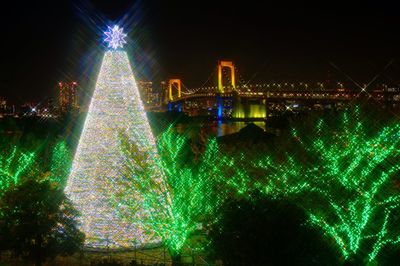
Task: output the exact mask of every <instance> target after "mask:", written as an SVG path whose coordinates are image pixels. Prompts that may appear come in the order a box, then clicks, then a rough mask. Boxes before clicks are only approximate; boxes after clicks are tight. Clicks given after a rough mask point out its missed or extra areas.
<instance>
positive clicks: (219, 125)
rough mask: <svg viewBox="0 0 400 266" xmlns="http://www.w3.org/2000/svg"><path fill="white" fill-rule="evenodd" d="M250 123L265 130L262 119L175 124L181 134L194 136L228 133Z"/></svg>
mask: <svg viewBox="0 0 400 266" xmlns="http://www.w3.org/2000/svg"><path fill="white" fill-rule="evenodd" d="M250 123H254V124H255V125H256V126H258V127H260V128H262V129H263V130H265V128H266V125H265V122H263V121H255V122H244V121H236V122H221V121H213V122H202V123H199V122H197V123H196V122H194V123H178V124H176V125H175V128H176V131H177V132H178V133H181V134H187V135H188V136H191V137H193V136H196V135H198V134H199V132H204V133H206V134H207V135H211V136H215V137H221V136H225V135H229V134H233V133H236V132H238V131H239V130H241V129H242V128H244V127H245V126H247V125H248V124H250Z"/></svg>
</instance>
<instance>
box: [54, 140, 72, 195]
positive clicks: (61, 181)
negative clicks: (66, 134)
mask: <svg viewBox="0 0 400 266" xmlns="http://www.w3.org/2000/svg"><path fill="white" fill-rule="evenodd" d="M71 165H72V159H71V154H70V152H69V150H68V147H67V144H66V143H65V141H59V142H58V143H57V144H56V145H55V146H54V148H53V151H52V157H51V166H50V176H49V180H50V181H51V182H54V183H55V184H57V185H58V186H59V187H61V188H64V187H65V184H66V181H67V178H68V175H69V173H70V170H71Z"/></svg>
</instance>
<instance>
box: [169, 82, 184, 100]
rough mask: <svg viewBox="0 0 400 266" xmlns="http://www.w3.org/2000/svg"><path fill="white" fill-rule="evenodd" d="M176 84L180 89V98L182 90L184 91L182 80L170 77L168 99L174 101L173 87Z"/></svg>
mask: <svg viewBox="0 0 400 266" xmlns="http://www.w3.org/2000/svg"><path fill="white" fill-rule="evenodd" d="M174 85H175V86H176V88H177V89H178V98H181V91H182V82H181V80H180V79H170V80H169V81H168V100H169V101H173V100H174V97H173V96H172V89H173V87H174Z"/></svg>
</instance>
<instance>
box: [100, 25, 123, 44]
mask: <svg viewBox="0 0 400 266" xmlns="http://www.w3.org/2000/svg"><path fill="white" fill-rule="evenodd" d="M104 34H105V35H106V36H107V37H106V38H105V39H104V41H105V42H108V47H111V48H113V49H117V48H119V47H121V48H122V47H123V45H124V44H125V43H126V41H125V39H124V38H125V37H126V34H125V33H123V28H120V27H119V26H118V25H115V26H114V27H112V28H111V27H110V26H108V31H106V32H104Z"/></svg>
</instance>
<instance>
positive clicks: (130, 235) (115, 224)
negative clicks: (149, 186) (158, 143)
mask: <svg viewBox="0 0 400 266" xmlns="http://www.w3.org/2000/svg"><path fill="white" fill-rule="evenodd" d="M114 29H115V31H117V28H116V27H114V28H113V30H114ZM118 32H119V28H118ZM115 34H117V33H115ZM118 34H119V35H120V37H121V36H122V35H121V34H122V29H121V33H118ZM114 37H115V36H114V35H112V40H111V41H112V43H113V48H115V46H118V45H120V44H122V43H123V41H122V40H121V39H118V40H116V39H115V42H114V39H113V38H114ZM115 38H117V37H115ZM121 38H122V39H123V36H122V37H121ZM110 44H111V43H110ZM114 44H115V45H114ZM119 132H124V133H126V134H127V135H129V138H130V141H132V142H134V143H135V144H136V145H137V146H138V147H140V149H143V150H146V151H148V152H151V151H152V153H153V154H156V147H155V141H154V139H153V137H152V136H153V135H152V132H151V129H150V126H149V124H148V121H147V117H146V113H145V111H144V108H143V104H142V101H141V99H140V95H139V91H138V87H137V85H136V81H135V78H134V76H133V72H132V69H131V67H130V63H129V59H128V55H127V53H126V52H125V51H120V50H110V51H107V52H105V54H104V58H103V62H102V65H101V69H100V73H99V76H98V79H97V83H96V88H95V91H94V93H93V96H92V99H91V103H90V107H89V110H88V113H87V117H86V120H85V124H84V127H83V131H82V134H81V138H80V140H79V144H78V148H77V150H76V154H75V158H74V161H73V165H72V170H71V174H70V176H69V179H68V182H67V185H66V188H65V192H66V194H67V195H68V196H69V197H70V199H71V200H72V201H73V203H74V204H75V205H76V207H77V209H78V210H79V211H80V212H81V214H82V215H81V224H82V228H81V229H82V230H83V232H84V233H85V234H86V243H85V244H86V246H88V247H93V248H107V247H110V248H120V247H131V246H133V245H134V242H136V243H138V244H146V243H147V242H148V240H149V236H148V235H147V233H145V232H144V229H143V228H141V227H139V226H137V225H135V224H133V223H131V222H127V221H126V220H123V219H121V218H120V216H119V215H118V212H117V210H116V209H115V208H114V207H113V206H112V197H113V196H114V195H115V193H116V192H118V191H121V190H122V189H124V188H125V186H124V184H123V183H124V177H123V175H122V171H123V166H124V164H125V158H124V156H123V154H121V151H120V149H119V138H118V133H119ZM129 200H130V202H135V203H139V202H141V195H138V194H132V195H130V199H129ZM132 219H137V220H141V219H142V211H140V208H139V209H138V210H137V212H136V213H135V214H134V218H132Z"/></svg>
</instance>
